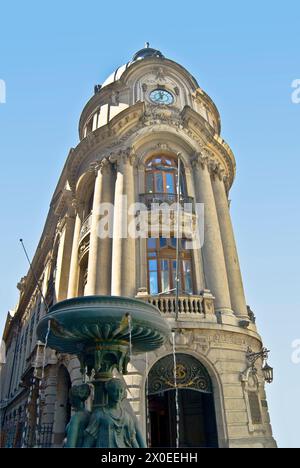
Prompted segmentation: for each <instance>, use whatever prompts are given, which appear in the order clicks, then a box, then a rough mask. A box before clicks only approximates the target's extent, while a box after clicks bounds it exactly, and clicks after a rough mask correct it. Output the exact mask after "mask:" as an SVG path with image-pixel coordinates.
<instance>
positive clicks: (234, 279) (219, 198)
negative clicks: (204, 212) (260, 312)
mask: <svg viewBox="0 0 300 468" xmlns="http://www.w3.org/2000/svg"><path fill="white" fill-rule="evenodd" d="M212 185H213V191H214V196H215V203H216V208H217V213H218V219H219V225H220V231H221V238H222V244H223V250H224V256H225V264H226V270H227V278H228V284H229V291H230V299H231V306H232V309H233V311H234V313H235V314H236V315H237V316H239V317H243V318H248V314H247V306H246V300H245V293H244V287H243V281H242V276H241V270H240V266H239V260H238V254H237V249H236V244H235V239H234V233H233V228H232V223H231V217H230V213H229V207H228V199H227V195H226V190H225V184H224V180H223V175H222V171H220V170H218V171H217V173H216V174H215V175H214V177H213V182H212Z"/></svg>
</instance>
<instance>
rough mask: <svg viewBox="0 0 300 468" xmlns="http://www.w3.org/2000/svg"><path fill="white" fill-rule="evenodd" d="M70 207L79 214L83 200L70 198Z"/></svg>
mask: <svg viewBox="0 0 300 468" xmlns="http://www.w3.org/2000/svg"><path fill="white" fill-rule="evenodd" d="M71 207H72V209H73V210H74V211H75V213H76V214H79V213H80V211H81V210H82V209H83V202H81V201H79V200H78V199H77V198H72V201H71Z"/></svg>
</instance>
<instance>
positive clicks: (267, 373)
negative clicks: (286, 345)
mask: <svg viewBox="0 0 300 468" xmlns="http://www.w3.org/2000/svg"><path fill="white" fill-rule="evenodd" d="M262 371H263V374H264V379H265V382H267V383H272V382H273V367H271V366H269V365H268V363H267V362H266V364H265V365H264V366H263V368H262Z"/></svg>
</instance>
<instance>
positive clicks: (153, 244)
mask: <svg viewBox="0 0 300 468" xmlns="http://www.w3.org/2000/svg"><path fill="white" fill-rule="evenodd" d="M147 244H148V249H156V239H154V238H151V237H150V238H149V239H148V241H147Z"/></svg>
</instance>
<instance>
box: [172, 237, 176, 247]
mask: <svg viewBox="0 0 300 468" xmlns="http://www.w3.org/2000/svg"><path fill="white" fill-rule="evenodd" d="M171 246H172V247H176V237H172V238H171Z"/></svg>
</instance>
